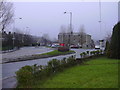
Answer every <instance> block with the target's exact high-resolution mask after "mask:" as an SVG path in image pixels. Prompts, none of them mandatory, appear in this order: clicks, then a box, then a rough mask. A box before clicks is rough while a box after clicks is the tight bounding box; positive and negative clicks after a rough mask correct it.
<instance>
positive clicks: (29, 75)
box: [16, 66, 34, 85]
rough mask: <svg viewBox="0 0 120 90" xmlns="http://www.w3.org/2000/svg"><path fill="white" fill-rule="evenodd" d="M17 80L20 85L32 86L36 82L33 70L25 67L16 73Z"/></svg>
mask: <svg viewBox="0 0 120 90" xmlns="http://www.w3.org/2000/svg"><path fill="white" fill-rule="evenodd" d="M16 75H17V80H18V82H19V83H20V84H23V85H30V84H31V83H32V82H33V80H34V75H33V68H32V67H31V66H24V67H22V68H21V69H19V71H17V72H16Z"/></svg>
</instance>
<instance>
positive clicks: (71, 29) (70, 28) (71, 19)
mask: <svg viewBox="0 0 120 90" xmlns="http://www.w3.org/2000/svg"><path fill="white" fill-rule="evenodd" d="M64 14H70V31H71V32H72V12H64Z"/></svg>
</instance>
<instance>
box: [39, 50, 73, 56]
mask: <svg viewBox="0 0 120 90" xmlns="http://www.w3.org/2000/svg"><path fill="white" fill-rule="evenodd" d="M74 52H75V51H72V50H70V51H66V52H60V51H58V50H54V51H51V52H48V53H43V54H40V55H65V54H69V53H74Z"/></svg>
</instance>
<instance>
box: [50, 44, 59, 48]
mask: <svg viewBox="0 0 120 90" xmlns="http://www.w3.org/2000/svg"><path fill="white" fill-rule="evenodd" d="M51 47H52V48H57V47H60V45H57V44H53V45H52V46H51Z"/></svg>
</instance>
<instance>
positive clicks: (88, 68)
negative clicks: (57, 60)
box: [31, 57, 120, 88]
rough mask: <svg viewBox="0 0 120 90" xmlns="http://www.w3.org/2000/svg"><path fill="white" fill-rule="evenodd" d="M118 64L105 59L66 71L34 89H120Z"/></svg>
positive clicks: (39, 82)
mask: <svg viewBox="0 0 120 90" xmlns="http://www.w3.org/2000/svg"><path fill="white" fill-rule="evenodd" d="M118 62H119V63H120V61H118V60H116V59H108V58H105V57H102V58H98V59H93V60H90V61H87V62H85V63H84V64H83V65H79V66H74V67H72V68H69V69H65V70H64V71H63V72H62V73H57V74H56V75H55V76H53V77H51V78H49V79H47V80H46V81H44V83H43V82H41V81H37V83H36V84H35V85H32V86H31V87H32V88H118Z"/></svg>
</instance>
